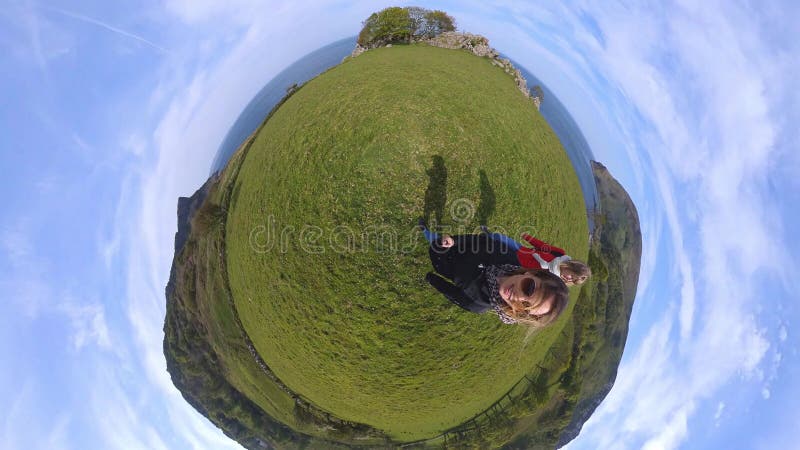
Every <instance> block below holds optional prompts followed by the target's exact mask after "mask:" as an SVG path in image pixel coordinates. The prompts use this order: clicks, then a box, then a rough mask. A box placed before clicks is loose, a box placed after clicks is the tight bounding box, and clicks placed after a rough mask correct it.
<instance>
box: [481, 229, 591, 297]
mask: <svg viewBox="0 0 800 450" xmlns="http://www.w3.org/2000/svg"><path fill="white" fill-rule="evenodd" d="M481 231H482V232H484V233H486V234H488V235H489V236H490V237H492V238H493V239H494V240H496V241H497V242H499V243H501V244H504V245H507V246H508V247H509V248H510V249H512V250H514V251H515V252H516V253H517V259H518V260H519V265H521V266H522V267H526V268H531V269H546V270H549V271H550V272H552V273H553V274H555V275H557V276H559V277H561V279H562V280H564V282H565V283H566V284H567V286H574V285H579V284H583V283H584V282H586V280H588V279H589V277H590V276H592V270H591V269H590V268H589V266H588V265H586V263H584V262H582V261H578V260H575V259H572V258H571V257H570V256H569V255H567V254H566V253H567V252H565V251H564V249H561V248H558V247H556V246H554V245H550V244H548V243H547V242H544V241H541V240H539V239H536V238H535V237H533V236H531V235H530V234H528V233H523V235H522V238H523V239H524V240H525V241H527V242H528V243H529V244H530V245H531V246H532V247H525V246H523V245H522V244H521V243H519V242H517V241H515V240H514V239H513V238H511V237H510V236H507V235H505V234H500V233H492V232H490V231H489V229H488V228H487V227H486V226H484V225H481Z"/></svg>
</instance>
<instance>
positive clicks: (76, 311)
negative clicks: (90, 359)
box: [58, 299, 112, 350]
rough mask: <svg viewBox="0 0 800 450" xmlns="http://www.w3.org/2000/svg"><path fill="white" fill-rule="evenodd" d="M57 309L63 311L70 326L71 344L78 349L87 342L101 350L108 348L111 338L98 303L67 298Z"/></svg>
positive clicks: (103, 311)
mask: <svg viewBox="0 0 800 450" xmlns="http://www.w3.org/2000/svg"><path fill="white" fill-rule="evenodd" d="M58 309H59V310H60V311H61V312H62V313H64V314H65V315H66V316H67V318H68V320H69V322H70V324H71V326H72V339H71V340H72V346H73V348H74V349H75V350H80V349H82V348H83V347H85V346H86V345H87V344H94V345H97V346H98V347H100V348H101V349H103V350H110V349H111V348H112V347H111V338H110V336H109V333H108V325H107V324H106V316H105V308H104V307H103V305H101V304H99V303H89V302H84V303H76V302H74V301H73V300H71V299H70V300H67V301H66V302H63V303H60V304H59V305H58Z"/></svg>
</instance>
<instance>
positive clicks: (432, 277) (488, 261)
mask: <svg viewBox="0 0 800 450" xmlns="http://www.w3.org/2000/svg"><path fill="white" fill-rule="evenodd" d="M453 240H454V241H455V244H454V245H453V246H452V247H449V248H446V249H445V248H442V247H441V245H440V243H439V242H438V241H437V242H434V243H433V244H431V247H430V250H429V254H430V258H431V264H433V268H434V269H435V270H436V272H438V273H439V275H437V274H434V273H432V272H431V273H428V275H427V276H426V277H425V279H426V280H427V281H428V283H430V284H431V286H433V287H434V288H436V289H437V290H438V291H439V292H441V293H442V294H443V295H444V296H445V297H447V298H448V299H449V300H450V301H451V302H453V303H455V304H456V305H458V306H460V307H462V308H464V309H466V310H467V311H472V312H475V313H482V312H485V311H487V310H489V309H491V308H492V301H491V298H492V293H491V292H490V286H489V283H488V281H487V280H486V274H485V273H484V268H485V267H486V266H490V265H492V266H500V265H505V264H511V265H515V266H518V265H519V262H518V260H517V255H516V252H514V251H513V250H512V249H510V248H508V247H507V246H505V245H502V244H501V243H499V242H498V241H496V240H494V239H492V238H491V237H489V236H488V235H486V234H462V235H456V236H453ZM447 280H450V281H452V283H451V282H450V281H447Z"/></svg>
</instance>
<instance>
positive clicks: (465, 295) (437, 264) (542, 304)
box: [420, 223, 569, 327]
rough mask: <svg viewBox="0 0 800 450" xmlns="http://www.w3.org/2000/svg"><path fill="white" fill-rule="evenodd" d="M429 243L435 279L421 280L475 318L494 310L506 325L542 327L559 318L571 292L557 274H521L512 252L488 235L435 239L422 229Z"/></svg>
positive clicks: (430, 275)
mask: <svg viewBox="0 0 800 450" xmlns="http://www.w3.org/2000/svg"><path fill="white" fill-rule="evenodd" d="M420 225H421V228H422V229H423V231H425V232H427V233H426V237H429V238H430V240H431V246H430V249H429V254H430V258H431V263H432V264H433V267H434V269H435V270H436V272H438V274H436V273H433V272H428V274H427V275H426V277H425V279H426V280H427V281H428V282H429V283H430V284H431V285H432V286H433V287H434V288H436V289H437V290H438V291H439V292H441V293H442V294H443V295H444V296H445V297H447V298H448V299H449V300H450V301H452V302H453V303H455V304H456V305H458V306H460V307H462V308H464V309H466V310H468V311H472V312H475V313H483V312H485V311H489V310H492V311H494V312H495V313H496V314H497V315H498V316H499V317H500V320H502V321H503V322H504V323H525V324H528V325H531V326H534V327H543V326H546V325H548V324H550V323H552V322H553V321H554V320H556V319H557V318H558V316H559V315H560V314H561V313H562V312H563V311H564V309H565V308H566V305H567V301H568V299H569V290H568V288H567V286H566V284H564V281H563V280H562V279H561V278H559V277H558V276H556V275H553V274H552V273H550V272H548V271H546V270H539V269H525V268H522V267H520V266H518V265H515V264H514V262H516V261H517V256H516V253H515V252H514V251H513V249H511V248H509V247H508V246H503V245H499V244H498V242H497V241H496V240H494V239H492V238H491V237H490V236H488V235H486V234H463V235H457V236H436V235H433V234H432V233H430V232H429V231H428V230H427V229H426V228H424V224H422V223H421V224H420Z"/></svg>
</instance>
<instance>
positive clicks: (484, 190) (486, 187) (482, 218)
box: [477, 169, 496, 225]
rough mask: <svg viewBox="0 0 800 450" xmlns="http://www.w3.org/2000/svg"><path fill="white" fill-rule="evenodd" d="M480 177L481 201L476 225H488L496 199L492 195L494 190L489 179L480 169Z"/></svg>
mask: <svg viewBox="0 0 800 450" xmlns="http://www.w3.org/2000/svg"><path fill="white" fill-rule="evenodd" d="M479 175H480V178H481V180H480V189H481V200H480V203H478V210H477V214H478V222H479V223H478V225H489V217H490V216H491V215H492V214H494V208H495V204H496V199H495V195H494V189H492V184H491V183H490V182H489V177H488V176H487V175H486V171H485V170H483V169H481V170H480V172H479Z"/></svg>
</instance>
